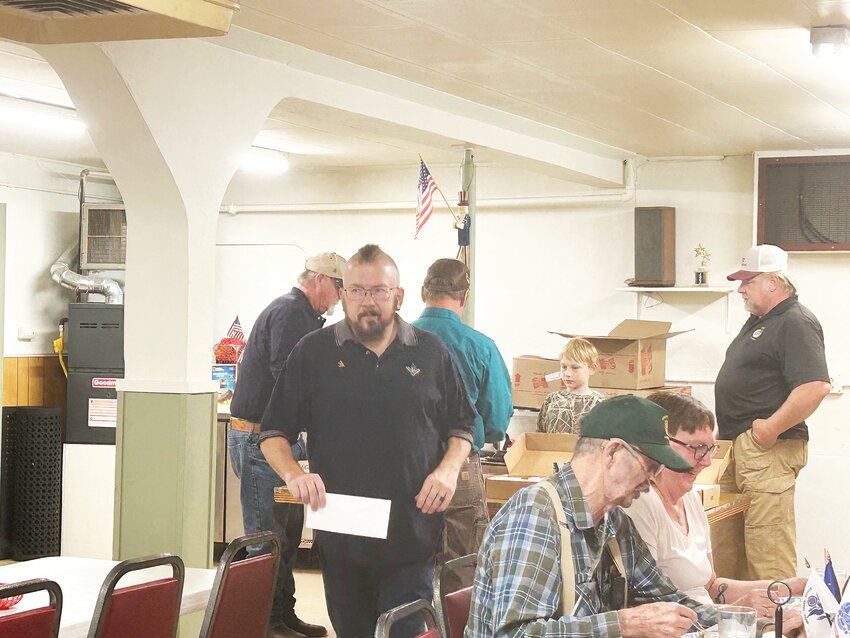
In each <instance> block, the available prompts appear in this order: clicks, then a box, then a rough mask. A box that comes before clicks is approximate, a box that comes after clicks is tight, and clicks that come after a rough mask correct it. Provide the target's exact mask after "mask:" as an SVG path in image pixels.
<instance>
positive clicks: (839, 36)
mask: <svg viewBox="0 0 850 638" xmlns="http://www.w3.org/2000/svg"><path fill="white" fill-rule="evenodd" d="M809 41H810V42H811V43H812V53H813V54H814V55H816V56H818V57H837V56H843V55H847V54H848V52H850V30H848V29H847V27H844V26H836V25H831V26H826V27H812V29H811V31H810V32H809Z"/></svg>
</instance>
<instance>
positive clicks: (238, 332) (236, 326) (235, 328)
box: [227, 315, 245, 363]
mask: <svg viewBox="0 0 850 638" xmlns="http://www.w3.org/2000/svg"><path fill="white" fill-rule="evenodd" d="M227 336H228V337H229V338H230V339H239V340H240V341H245V333H244V332H243V331H242V324H241V323H239V315H236V319H234V320H233V323H232V324H230V328H229V329H228V331H227ZM244 354H245V348H244V347H243V348H242V349H241V350H239V358H238V359H237V360H236V363H242V355H244Z"/></svg>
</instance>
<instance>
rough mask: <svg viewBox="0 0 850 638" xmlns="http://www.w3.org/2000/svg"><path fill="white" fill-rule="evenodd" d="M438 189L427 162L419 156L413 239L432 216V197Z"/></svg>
mask: <svg viewBox="0 0 850 638" xmlns="http://www.w3.org/2000/svg"><path fill="white" fill-rule="evenodd" d="M436 190H439V189H438V188H437V183H436V182H435V181H434V178H433V177H431V173H430V172H429V171H428V167H427V166H425V162H424V161H423V160H422V158H419V186H418V188H417V189H416V233H415V234H414V235H413V239H416V238H417V237H418V236H419V231H420V230H422V227H423V226H424V225H425V222H427V221H428V220H429V219H430V218H431V213H433V212H434V202H433V201H432V199H431V198H432V197H433V195H434V191H436Z"/></svg>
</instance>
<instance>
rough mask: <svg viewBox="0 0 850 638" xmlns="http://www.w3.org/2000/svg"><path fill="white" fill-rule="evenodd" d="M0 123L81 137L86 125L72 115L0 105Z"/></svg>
mask: <svg viewBox="0 0 850 638" xmlns="http://www.w3.org/2000/svg"><path fill="white" fill-rule="evenodd" d="M0 122H2V123H4V124H11V125H14V126H26V127H29V128H30V129H32V130H36V131H42V132H50V133H57V134H65V135H80V134H82V133H84V132H85V130H86V125H85V123H84V122H83V121H82V120H78V119H75V118H74V117H72V116H70V115H59V114H56V115H54V114H53V113H45V112H41V111H36V110H29V109H21V108H15V107H10V106H3V105H0Z"/></svg>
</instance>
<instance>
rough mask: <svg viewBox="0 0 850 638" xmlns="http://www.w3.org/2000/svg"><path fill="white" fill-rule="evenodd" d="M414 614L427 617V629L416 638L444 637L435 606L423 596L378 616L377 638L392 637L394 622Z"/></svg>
mask: <svg viewBox="0 0 850 638" xmlns="http://www.w3.org/2000/svg"><path fill="white" fill-rule="evenodd" d="M413 614H421V615H422V616H423V617H424V618H425V627H426V629H425V631H423V632H422V633H420V634H417V635H416V637H415V638H444V636H443V630H442V629H441V628H440V625H439V624H438V622H437V615H436V614H435V613H434V608H433V607H432V606H431V603H429V602H428V601H427V600H425V599H422V598H420V599H419V600H414V601H413V602H411V603H405V604H403V605H399V606H398V607H393V608H392V609H390V610H389V611H385V612H384V613H383V614H381V615H380V616H378V622H377V624H376V625H375V638H390V630H391V629H392V626H393V624H395V623H396V622H398V621H399V620H402V619H403V618H408V617H409V616H412V615H413Z"/></svg>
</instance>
